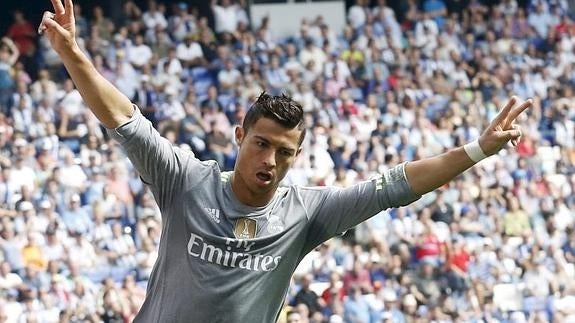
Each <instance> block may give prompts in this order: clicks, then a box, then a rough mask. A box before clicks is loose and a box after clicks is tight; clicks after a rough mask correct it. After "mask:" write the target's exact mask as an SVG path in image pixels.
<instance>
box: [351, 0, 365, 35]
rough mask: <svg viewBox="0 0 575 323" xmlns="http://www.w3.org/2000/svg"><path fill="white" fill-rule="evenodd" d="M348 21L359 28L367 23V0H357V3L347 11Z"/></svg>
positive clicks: (354, 27) (355, 27)
mask: <svg viewBox="0 0 575 323" xmlns="http://www.w3.org/2000/svg"><path fill="white" fill-rule="evenodd" d="M347 21H348V22H349V24H350V25H351V27H353V29H358V28H360V27H362V26H363V25H365V22H366V21H367V13H366V9H365V0H356V1H355V5H353V6H351V7H350V8H349V11H348V13H347Z"/></svg>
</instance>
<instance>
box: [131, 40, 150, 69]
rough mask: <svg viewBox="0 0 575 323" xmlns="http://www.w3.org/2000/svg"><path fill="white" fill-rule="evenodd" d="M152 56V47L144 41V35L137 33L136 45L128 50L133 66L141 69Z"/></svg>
mask: <svg viewBox="0 0 575 323" xmlns="http://www.w3.org/2000/svg"><path fill="white" fill-rule="evenodd" d="M152 56H153V53H152V49H150V46H148V45H146V44H145V43H144V36H142V35H136V39H135V42H134V45H133V46H132V47H131V48H130V50H129V51H128V60H129V61H130V63H132V66H134V67H135V68H137V69H140V68H142V67H143V66H144V65H146V64H148V63H149V62H150V60H151V59H152Z"/></svg>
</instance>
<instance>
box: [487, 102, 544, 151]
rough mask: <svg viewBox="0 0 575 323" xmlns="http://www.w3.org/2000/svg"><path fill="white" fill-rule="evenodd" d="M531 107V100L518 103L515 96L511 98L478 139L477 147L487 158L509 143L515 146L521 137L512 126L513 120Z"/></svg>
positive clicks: (519, 131)
mask: <svg viewBox="0 0 575 323" xmlns="http://www.w3.org/2000/svg"><path fill="white" fill-rule="evenodd" d="M531 106H533V100H532V99H528V100H525V101H523V102H519V101H518V99H517V97H516V96H513V97H511V99H510V100H509V102H507V104H506V105H505V106H504V107H503V109H502V110H501V111H500V112H499V114H498V115H497V117H495V119H493V121H492V122H491V124H490V125H489V127H487V129H485V131H484V132H483V133H482V134H481V137H479V146H480V147H481V149H482V150H483V152H484V153H485V154H486V155H487V156H491V155H494V154H496V153H497V152H499V150H501V149H502V148H503V146H505V145H506V144H507V143H508V142H510V141H511V143H512V144H513V145H514V146H515V145H516V144H517V141H518V140H519V137H521V129H520V128H519V126H517V125H515V124H514V122H515V119H517V116H518V115H520V114H521V113H522V112H523V111H525V109H527V108H530V107H531Z"/></svg>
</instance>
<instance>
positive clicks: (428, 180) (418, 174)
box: [405, 96, 533, 195]
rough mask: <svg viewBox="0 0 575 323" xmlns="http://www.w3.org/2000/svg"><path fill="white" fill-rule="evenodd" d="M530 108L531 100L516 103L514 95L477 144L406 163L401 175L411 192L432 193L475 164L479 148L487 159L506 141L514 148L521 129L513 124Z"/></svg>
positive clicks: (477, 159) (473, 143)
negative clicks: (403, 173)
mask: <svg viewBox="0 0 575 323" xmlns="http://www.w3.org/2000/svg"><path fill="white" fill-rule="evenodd" d="M532 105H533V100H531V99H529V100H526V101H523V102H519V101H518V99H517V98H516V97H515V96H514V97H512V98H511V99H510V100H509V102H507V104H506V105H505V107H503V109H502V110H501V111H500V112H499V114H498V115H497V117H496V118H495V119H494V120H493V121H492V122H491V124H490V125H489V127H487V129H486V130H485V131H484V132H483V133H482V134H481V136H480V137H479V139H478V140H477V142H472V143H469V144H467V145H465V146H462V147H458V148H455V149H453V150H450V151H448V152H446V153H443V154H440V155H437V156H434V157H430V158H425V159H421V160H417V161H413V162H409V163H407V165H406V166H405V173H406V175H407V180H408V182H409V184H410V186H411V189H412V190H413V192H414V193H416V194H421V195H422V194H425V193H428V192H430V191H433V190H435V189H436V188H438V187H440V186H441V185H444V184H445V183H447V182H449V181H450V180H452V179H453V178H454V177H456V176H457V175H459V174H461V173H463V172H464V171H465V170H467V169H468V168H470V167H471V166H473V165H475V164H476V163H477V162H478V161H479V159H480V158H478V156H477V152H478V151H477V149H478V148H480V149H481V150H480V151H479V155H481V151H483V154H484V156H491V155H493V154H496V153H497V152H498V151H499V150H501V149H502V148H503V147H504V146H505V145H506V144H507V143H508V142H510V141H511V142H512V143H513V145H515V144H516V142H517V140H518V139H519V137H520V136H521V130H520V129H519V127H518V126H516V125H514V123H513V122H514V121H515V119H516V118H517V116H518V115H519V114H521V113H522V112H523V111H524V110H525V109H527V108H529V107H531V106H532ZM469 152H471V156H470V154H469ZM473 152H475V153H476V154H473ZM479 157H480V156H479Z"/></svg>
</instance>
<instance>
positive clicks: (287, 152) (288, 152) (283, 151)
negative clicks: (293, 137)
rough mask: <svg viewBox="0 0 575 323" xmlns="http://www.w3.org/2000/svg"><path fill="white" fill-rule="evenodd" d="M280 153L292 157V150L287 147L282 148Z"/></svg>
mask: <svg viewBox="0 0 575 323" xmlns="http://www.w3.org/2000/svg"><path fill="white" fill-rule="evenodd" d="M280 155H282V156H283V157H288V158H289V157H291V156H292V152H291V151H289V150H286V149H282V150H280Z"/></svg>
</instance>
